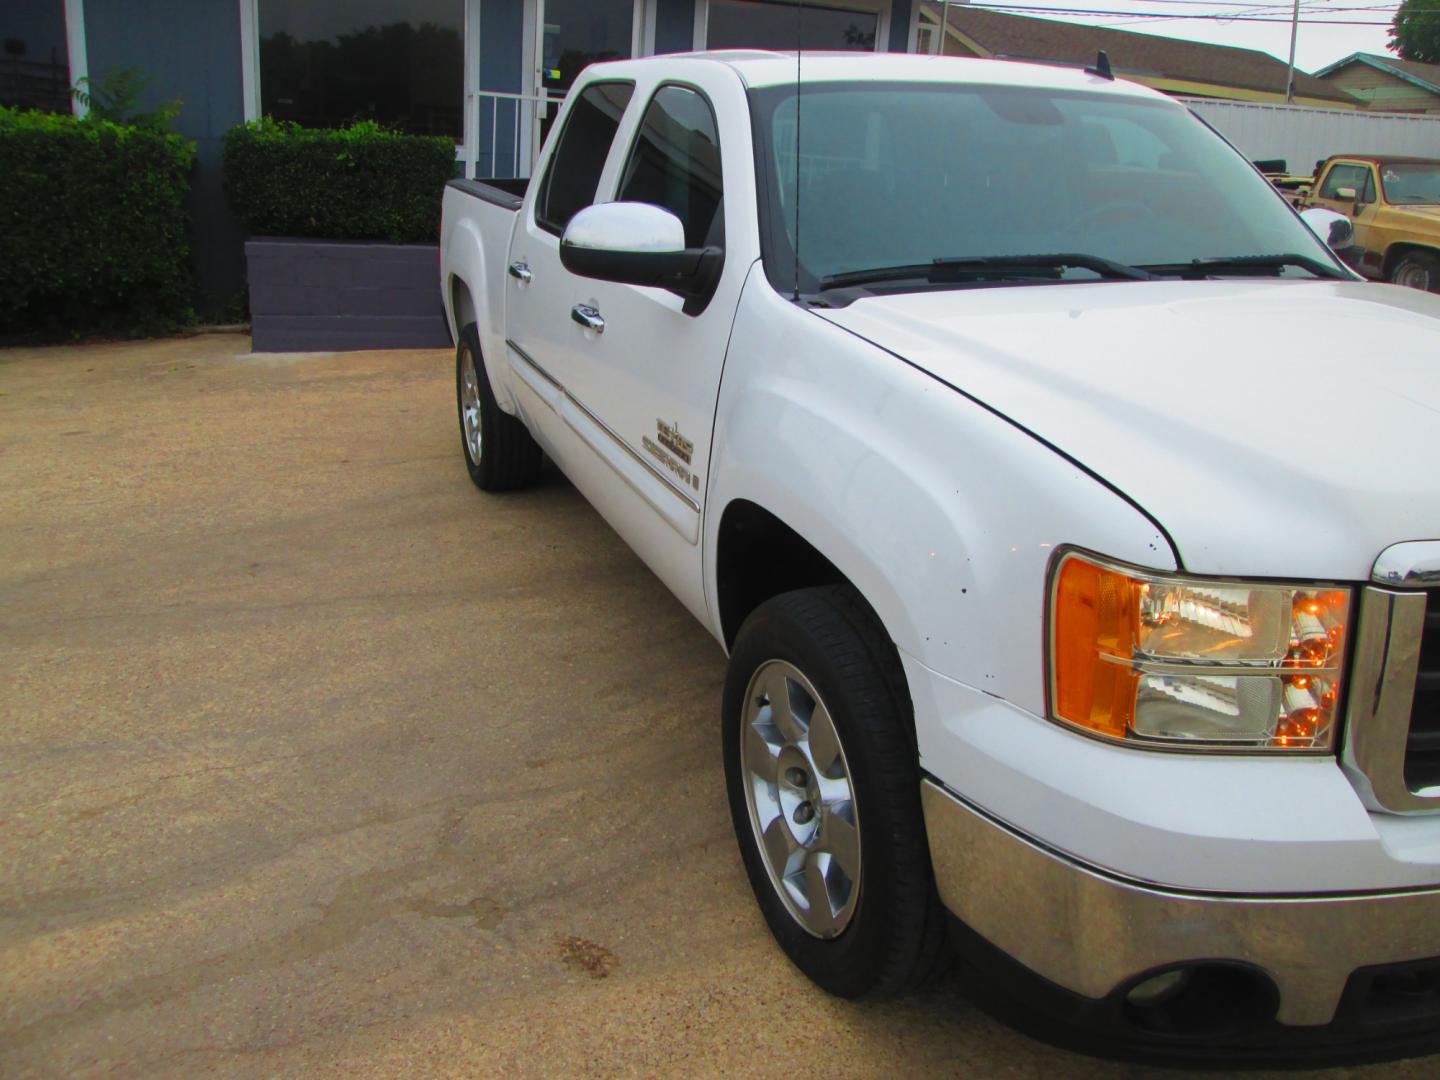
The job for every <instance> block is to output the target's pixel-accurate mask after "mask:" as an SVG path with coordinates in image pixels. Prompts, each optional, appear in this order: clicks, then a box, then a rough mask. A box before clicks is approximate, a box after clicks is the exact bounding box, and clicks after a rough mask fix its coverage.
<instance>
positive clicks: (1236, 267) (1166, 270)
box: [1145, 254, 1348, 281]
mask: <svg viewBox="0 0 1440 1080" xmlns="http://www.w3.org/2000/svg"><path fill="white" fill-rule="evenodd" d="M1287 266H1298V267H1299V268H1300V269H1301V270H1308V271H1310V273H1312V274H1314V275H1315V276H1316V277H1322V278H1345V277H1347V276H1348V275H1346V274H1344V273H1342V272H1341V271H1339V270H1337V269H1335V268H1334V267H1333V266H1327V265H1326V264H1325V263H1323V262H1321V261H1320V260H1319V259H1312V258H1310V256H1308V255H1294V254H1288V255H1223V256H1221V257H1220V258H1217V259H1191V260H1190V261H1189V262H1183V263H1147V264H1146V265H1145V269H1146V270H1149V271H1150V272H1151V273H1152V274H1155V275H1157V276H1170V275H1174V276H1176V277H1180V278H1185V279H1188V280H1192V281H1194V280H1198V279H1200V278H1207V277H1218V276H1221V275H1224V274H1253V273H1254V272H1255V271H1257V270H1259V271H1265V270H1273V271H1275V272H1276V273H1277V274H1278V273H1279V271H1281V270H1283V269H1285V267H1287Z"/></svg>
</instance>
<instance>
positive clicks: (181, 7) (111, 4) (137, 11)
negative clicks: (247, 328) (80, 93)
mask: <svg viewBox="0 0 1440 1080" xmlns="http://www.w3.org/2000/svg"><path fill="white" fill-rule="evenodd" d="M239 8H240V5H239V4H237V3H236V2H235V0H85V45H86V51H87V52H88V54H89V64H90V76H91V78H92V79H95V80H97V81H98V80H99V79H101V78H103V77H104V75H105V73H106V72H107V71H111V70H114V69H117V68H127V67H138V68H140V69H141V70H142V71H144V72H145V74H146V75H148V76H150V79H151V83H150V86H149V88H148V90H147V91H146V100H145V101H144V102H143V104H144V105H146V106H149V107H153V106H154V105H156V104H158V103H160V102H162V101H165V100H167V99H169V98H174V97H179V98H181V99H183V100H184V103H185V104H184V108H183V109H182V110H181V112H180V116H179V118H178V119H177V120H176V121H175V125H174V127H175V130H176V131H178V132H179V133H180V134H182V135H184V136H185V137H186V138H188V139H193V140H194V141H195V144H196V149H197V155H196V165H195V174H194V177H193V183H192V189H191V193H190V212H191V216H192V225H191V241H190V244H191V252H192V257H193V259H194V262H195V272H196V277H197V279H198V284H199V294H200V295H199V296H198V297H197V309H198V310H199V311H200V313H201V315H202V316H204V317H205V318H208V319H215V318H219V317H222V316H227V315H230V314H233V311H231V310H229V309H230V308H231V307H232V306H233V304H234V302H235V300H236V298H237V297H238V296H239V294H240V291H241V289H242V288H243V287H244V281H245V256H244V250H243V248H242V243H243V241H244V231H243V230H242V228H241V227H240V223H239V222H238V221H237V220H236V219H235V217H234V215H232V214H231V213H230V208H229V206H228V205H227V204H226V201H225V192H224V190H223V188H222V187H221V174H220V139H221V137H222V136H223V135H224V134H225V132H226V131H227V130H228V129H229V128H230V127H232V126H233V125H235V124H238V123H240V121H241V120H243V119H244V104H243V98H242V92H241V82H240V11H239Z"/></svg>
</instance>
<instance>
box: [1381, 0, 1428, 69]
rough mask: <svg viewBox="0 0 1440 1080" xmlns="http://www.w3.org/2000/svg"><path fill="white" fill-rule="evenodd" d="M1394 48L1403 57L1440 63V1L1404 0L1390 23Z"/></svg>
mask: <svg viewBox="0 0 1440 1080" xmlns="http://www.w3.org/2000/svg"><path fill="white" fill-rule="evenodd" d="M1390 47H1391V48H1392V49H1394V50H1395V51H1396V52H1397V53H1399V54H1400V57H1401V59H1403V60H1418V61H1420V62H1421V63H1422V64H1440V3H1437V2H1436V0H1404V3H1402V4H1401V5H1400V10H1399V11H1397V12H1395V21H1394V22H1393V23H1391V24H1390Z"/></svg>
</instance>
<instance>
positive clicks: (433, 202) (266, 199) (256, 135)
mask: <svg viewBox="0 0 1440 1080" xmlns="http://www.w3.org/2000/svg"><path fill="white" fill-rule="evenodd" d="M454 175H455V144H454V143H453V142H452V141H451V140H450V139H447V138H445V137H443V136H437V135H404V134H401V133H399V132H396V131H389V130H386V129H385V128H383V127H381V126H380V125H379V124H377V123H375V122H373V121H368V120H366V121H361V122H359V123H356V124H353V125H352V126H350V127H347V128H338V129H333V128H332V129H320V128H302V127H299V126H298V125H295V124H289V123H281V122H278V121H276V120H272V119H269V118H268V117H267V118H266V119H264V120H255V121H252V122H251V123H248V124H241V125H239V126H238V127H234V128H231V129H230V130H229V131H228V132H226V133H225V190H226V192H227V193H228V194H229V196H230V203H231V205H232V206H233V207H234V208H235V212H236V213H237V214H239V215H240V218H241V220H243V221H244V222H245V225H246V227H247V228H248V229H249V230H250V232H251V234H252V235H256V236H305V237H314V238H317V239H324V240H388V241H389V242H391V243H396V244H401V243H414V242H433V241H434V239H435V237H436V235H437V234H438V233H439V231H440V196H441V193H442V191H443V190H444V187H445V182H446V181H447V180H449V179H450V178H451V177H453V176H454Z"/></svg>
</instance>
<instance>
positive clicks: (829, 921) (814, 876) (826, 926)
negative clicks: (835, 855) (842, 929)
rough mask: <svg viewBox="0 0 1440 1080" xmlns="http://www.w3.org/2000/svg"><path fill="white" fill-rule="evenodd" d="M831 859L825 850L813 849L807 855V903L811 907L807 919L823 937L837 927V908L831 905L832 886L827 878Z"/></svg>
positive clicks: (805, 871)
mask: <svg viewBox="0 0 1440 1080" xmlns="http://www.w3.org/2000/svg"><path fill="white" fill-rule="evenodd" d="M830 861H831V860H830V859H828V858H827V857H826V855H825V853H824V852H814V851H812V852H810V853H808V854H807V855H806V857H805V870H804V873H805V903H806V904H807V905H808V907H809V908H810V910H809V912H808V918H807V919H806V921H807V922H808V923H809V924H810V929H811V930H813V931H814V932H815V933H817V934H820V935H821V936H822V937H824V936H827V935H830V934H833V933H834V932H835V929H836V926H835V909H834V908H832V907H831V906H830V888H829V885H828V884H827V882H826V880H825V878H826V871H827V870H829V869H831V867H830V865H829V864H830Z"/></svg>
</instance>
